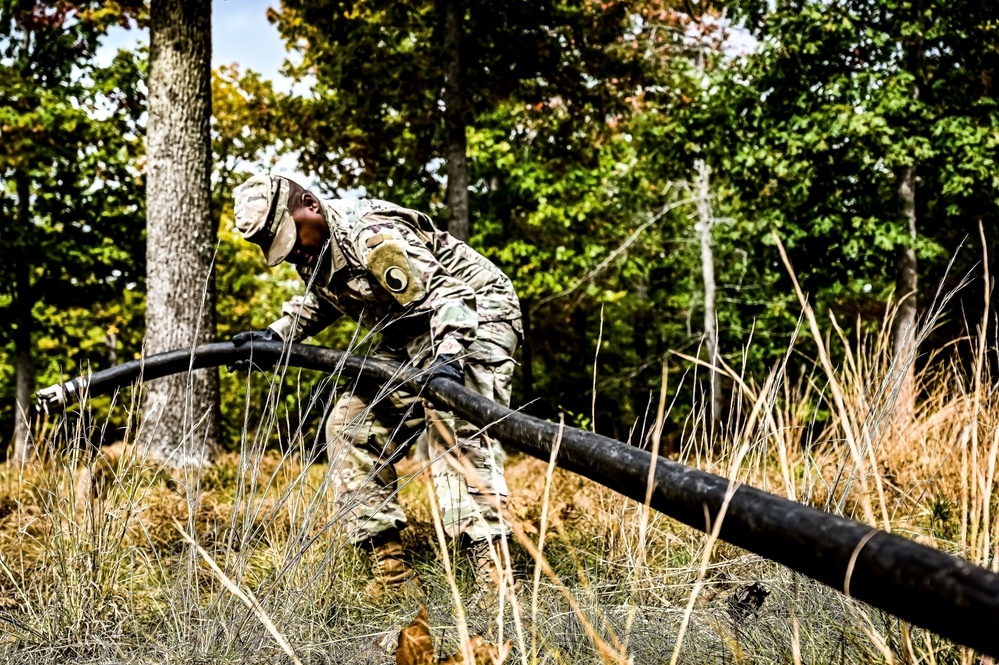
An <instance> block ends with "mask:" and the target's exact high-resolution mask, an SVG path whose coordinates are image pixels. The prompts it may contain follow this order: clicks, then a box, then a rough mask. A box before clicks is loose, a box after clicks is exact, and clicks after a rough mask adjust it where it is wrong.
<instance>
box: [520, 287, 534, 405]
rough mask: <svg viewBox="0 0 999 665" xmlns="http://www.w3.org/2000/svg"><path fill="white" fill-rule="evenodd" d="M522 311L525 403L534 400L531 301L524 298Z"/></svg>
mask: <svg viewBox="0 0 999 665" xmlns="http://www.w3.org/2000/svg"><path fill="white" fill-rule="evenodd" d="M520 311H521V313H522V316H523V318H522V319H521V324H522V325H523V326H524V343H523V344H521V347H520V349H521V350H520V381H521V384H520V385H521V392H522V393H523V400H524V403H525V404H529V403H530V402H532V401H534V347H533V346H532V345H531V338H532V337H533V335H532V333H531V303H530V301H527V300H524V301H522V302H521V303H520Z"/></svg>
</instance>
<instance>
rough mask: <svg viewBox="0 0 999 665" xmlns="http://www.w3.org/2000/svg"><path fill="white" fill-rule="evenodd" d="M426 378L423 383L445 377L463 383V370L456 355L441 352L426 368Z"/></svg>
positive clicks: (459, 383)
mask: <svg viewBox="0 0 999 665" xmlns="http://www.w3.org/2000/svg"><path fill="white" fill-rule="evenodd" d="M426 376H427V378H426V380H425V381H424V382H423V385H427V384H428V383H430V382H431V381H432V380H434V379H447V380H448V381H454V382H455V383H457V384H458V385H465V372H464V371H463V370H462V369H461V363H459V362H458V357H457V356H455V355H452V354H450V353H442V354H441V355H439V356H437V357H436V358H434V361H433V362H432V363H431V364H430V367H428V368H427V375H426Z"/></svg>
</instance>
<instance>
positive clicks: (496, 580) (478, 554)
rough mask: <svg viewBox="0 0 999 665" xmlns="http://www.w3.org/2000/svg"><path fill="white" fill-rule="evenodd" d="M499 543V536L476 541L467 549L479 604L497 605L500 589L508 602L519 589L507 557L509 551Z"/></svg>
mask: <svg viewBox="0 0 999 665" xmlns="http://www.w3.org/2000/svg"><path fill="white" fill-rule="evenodd" d="M500 541H501V537H499V536H497V537H495V538H492V539H486V540H476V541H473V542H472V544H471V546H470V547H469V552H468V554H469V556H470V557H471V559H472V572H473V575H474V576H475V586H476V587H477V590H478V596H479V601H480V604H482V603H485V604H490V603H492V604H495V603H497V602H498V601H499V597H500V589H501V587H502V588H503V596H504V597H505V599H506V600H510V598H511V596H512V595H513V594H514V593H516V591H517V589H518V588H519V584H517V583H515V581H514V579H513V568H512V567H511V566H510V559H509V556H508V555H507V552H508V551H509V550H508V548H504V547H503V544H502V543H501V542H500Z"/></svg>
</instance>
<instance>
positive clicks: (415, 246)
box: [270, 199, 521, 542]
mask: <svg viewBox="0 0 999 665" xmlns="http://www.w3.org/2000/svg"><path fill="white" fill-rule="evenodd" d="M322 205H323V211H324V213H325V216H326V220H327V222H328V224H329V227H330V231H331V236H332V237H331V242H330V244H329V247H328V250H329V251H327V252H326V253H325V255H324V256H323V257H322V259H321V260H320V261H319V262H318V263H317V264H316V265H314V266H299V267H298V272H299V274H300V275H301V277H302V279H303V280H305V283H306V284H307V285H309V288H308V291H307V293H306V294H305V295H304V296H302V297H296V298H294V299H292V300H291V301H289V302H287V303H285V305H284V307H283V311H282V313H283V315H284V316H283V317H282V318H281V319H280V320H278V321H276V322H274V323H273V324H271V326H270V327H271V329H273V330H274V331H276V332H277V333H278V334H279V335H281V337H282V339H284V340H300V339H303V338H305V337H308V336H311V335H313V334H315V333H318V332H319V331H321V330H322V329H324V328H325V327H326V326H328V325H330V324H331V323H332V322H333V321H334V320H336V319H337V318H339V317H340V316H348V317H351V318H353V319H354V320H356V321H358V322H359V323H360V324H361V325H363V326H365V327H367V328H369V329H371V330H372V331H373V332H378V333H380V334H381V347H380V348H379V351H378V352H377V353H376V356H377V357H380V358H384V359H388V360H395V361H400V362H407V361H408V362H409V363H411V366H413V367H415V368H425V367H427V366H428V365H429V364H430V363H431V362H433V360H434V359H435V358H436V357H438V356H441V355H445V354H451V355H456V356H458V357H459V358H460V359H461V361H462V362H463V364H464V373H465V386H466V387H467V388H469V389H471V390H474V391H476V392H478V393H479V394H482V395H484V396H486V397H489V398H491V399H493V400H495V401H496V402H499V403H500V404H503V405H509V403H510V383H511V378H512V375H513V367H514V361H513V353H514V350H515V349H516V346H517V340H518V337H519V335H520V334H521V328H520V326H521V323H520V304H519V302H518V300H517V296H516V293H515V292H514V290H513V285H512V284H511V282H510V280H509V278H508V277H507V276H506V275H504V274H503V273H502V272H501V271H500V270H499V269H498V268H496V267H495V266H494V265H493V264H492V263H491V262H489V261H488V260H487V259H486V258H485V257H483V256H482V255H480V254H478V253H477V252H476V251H475V250H473V249H472V248H471V247H469V246H468V245H466V244H465V243H462V242H460V241H458V240H455V239H454V238H453V237H452V236H450V235H448V234H447V233H445V232H442V231H439V230H438V229H436V228H435V227H434V225H433V223H432V221H431V220H430V218H429V217H427V216H426V215H424V214H422V213H419V212H416V211H413V210H409V209H406V208H401V207H399V206H396V205H394V204H391V203H387V202H385V201H378V200H373V199H365V200H332V201H323V203H322ZM355 387H356V386H355ZM428 410H429V409H428ZM432 413H433V414H434V415H433V416H432V417H428V418H425V417H424V408H423V405H422V403H421V402H420V400H419V398H418V397H417V396H415V395H412V394H410V393H408V392H406V391H402V390H399V391H395V392H392V393H391V394H389V395H387V396H385V397H382V398H381V399H377V400H371V399H370V398H368V397H364V396H361V395H360V394H358V392H357V391H356V390H347V391H345V392H344V393H343V394H342V395H341V396H340V398H339V400H338V401H337V403H336V405H335V406H334V408H333V410H332V412H331V413H330V416H329V418H328V419H327V421H326V439H327V445H328V449H329V453H330V455H329V457H330V467H331V469H333V470H334V472H335V473H336V474H337V476H336V485H337V502H338V505H339V506H340V507H341V510H342V511H343V514H344V515H345V516H346V519H347V528H348V532H349V533H350V536H351V538H352V540H353V541H354V542H362V541H365V540H368V539H370V538H371V537H372V536H374V535H376V534H378V533H380V532H383V531H387V530H389V529H392V528H401V527H403V526H405V524H406V516H405V515H404V514H403V511H402V508H401V506H400V505H399V503H398V501H397V500H396V496H395V495H396V492H397V490H398V488H397V476H396V472H395V469H394V468H393V466H392V465H393V463H394V462H396V461H398V460H399V459H400V458H401V457H403V456H405V454H406V451H407V450H408V448H409V447H410V445H411V444H412V442H413V441H414V440H415V439H416V438H417V437H419V436H426V437H428V442H429V451H430V455H431V459H432V460H433V461H432V464H431V473H432V475H433V478H434V485H435V487H436V490H437V495H438V499H439V501H440V505H441V508H442V511H443V519H444V527H445V529H446V530H447V532H448V533H449V534H450V535H452V536H458V535H459V534H465V535H467V536H468V537H469V538H470V539H471V540H473V541H477V540H484V539H489V538H492V537H494V536H498V535H501V534H502V533H503V525H502V522H501V519H500V515H499V513H498V511H497V508H496V505H495V504H496V503H497V501H496V498H497V497H498V498H499V501H500V503H502V502H503V501H504V498H505V497H506V495H507V488H506V482H505V480H504V478H503V453H502V450H501V448H500V447H499V446H498V445H497V444H496V443H495V442H493V441H492V440H491V439H490V438H489V437H488V436H486V435H485V434H484V433H482V432H480V431H479V429H478V428H477V427H475V426H473V425H471V424H470V423H468V422H467V421H465V420H463V419H460V418H457V417H455V416H454V414H452V413H450V412H447V411H435V412H432ZM433 421H436V422H433ZM467 465H470V467H471V468H473V469H474V470H475V472H474V473H471V474H468V473H462V472H461V471H460V469H461V468H462V467H463V466H464V468H466V469H467V468H468V466H467Z"/></svg>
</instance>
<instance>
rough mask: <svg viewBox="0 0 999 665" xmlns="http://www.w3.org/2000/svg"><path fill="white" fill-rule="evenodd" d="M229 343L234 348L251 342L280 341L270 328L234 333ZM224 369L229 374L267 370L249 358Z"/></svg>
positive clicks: (279, 336)
mask: <svg viewBox="0 0 999 665" xmlns="http://www.w3.org/2000/svg"><path fill="white" fill-rule="evenodd" d="M229 341H231V342H232V343H233V345H235V346H242V345H244V344H252V343H253V342H280V341H282V340H281V335H278V334H277V333H276V332H274V331H273V330H271V329H270V328H264V329H263V330H246V331H243V332H241V333H236V334H235V335H233V336H232V339H231V340H229ZM226 369H228V370H229V371H230V372H249V371H250V370H253V369H256V370H266V369H269V368H268V367H263V366H261V365H260V364H259V363H257V362H252V361H251V360H250V359H249V358H244V359H242V360H236V361H234V362H232V363H231V364H229V365H226Z"/></svg>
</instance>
